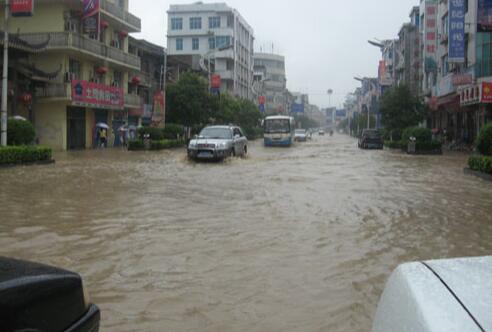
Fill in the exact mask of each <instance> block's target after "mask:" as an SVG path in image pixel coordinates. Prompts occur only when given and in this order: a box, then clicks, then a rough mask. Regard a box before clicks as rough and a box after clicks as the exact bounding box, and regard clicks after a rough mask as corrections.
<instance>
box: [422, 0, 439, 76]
mask: <svg viewBox="0 0 492 332" xmlns="http://www.w3.org/2000/svg"><path fill="white" fill-rule="evenodd" d="M424 45H425V47H424V62H425V71H426V72H433V71H436V70H437V61H436V59H437V2H436V1H432V0H426V2H425V34H424Z"/></svg>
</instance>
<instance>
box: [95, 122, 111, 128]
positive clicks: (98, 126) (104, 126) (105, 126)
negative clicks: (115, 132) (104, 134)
mask: <svg viewBox="0 0 492 332" xmlns="http://www.w3.org/2000/svg"><path fill="white" fill-rule="evenodd" d="M96 128H102V129H109V126H108V125H107V124H105V123H104V122H99V123H98V124H97V125H96Z"/></svg>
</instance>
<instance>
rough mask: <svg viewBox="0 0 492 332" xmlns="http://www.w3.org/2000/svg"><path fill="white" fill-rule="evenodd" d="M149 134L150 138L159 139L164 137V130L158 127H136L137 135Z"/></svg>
mask: <svg viewBox="0 0 492 332" xmlns="http://www.w3.org/2000/svg"><path fill="white" fill-rule="evenodd" d="M147 135H148V136H150V139H151V140H155V141H160V140H163V139H164V132H163V130H162V129H160V128H151V127H142V128H139V129H138V137H139V138H141V139H143V138H144V136H147Z"/></svg>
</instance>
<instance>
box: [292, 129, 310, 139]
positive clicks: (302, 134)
mask: <svg viewBox="0 0 492 332" xmlns="http://www.w3.org/2000/svg"><path fill="white" fill-rule="evenodd" d="M307 139H308V133H307V131H306V130H305V129H296V131H295V133H294V140H295V141H296V142H306V141H307Z"/></svg>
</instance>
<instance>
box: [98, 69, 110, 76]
mask: <svg viewBox="0 0 492 332" xmlns="http://www.w3.org/2000/svg"><path fill="white" fill-rule="evenodd" d="M96 72H97V73H98V74H100V75H104V74H106V73H107V72H108V68H106V67H99V68H97V69H96Z"/></svg>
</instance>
